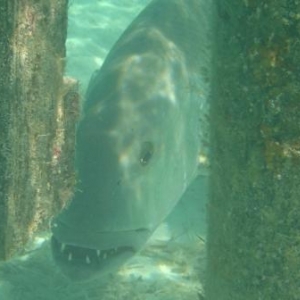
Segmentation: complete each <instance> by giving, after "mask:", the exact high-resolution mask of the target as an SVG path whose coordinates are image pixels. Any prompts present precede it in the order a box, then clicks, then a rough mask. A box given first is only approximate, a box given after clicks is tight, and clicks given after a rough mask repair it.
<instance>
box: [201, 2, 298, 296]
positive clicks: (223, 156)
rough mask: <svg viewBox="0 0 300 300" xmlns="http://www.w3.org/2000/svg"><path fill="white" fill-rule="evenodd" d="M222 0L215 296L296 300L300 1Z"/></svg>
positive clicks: (212, 243) (214, 144)
mask: <svg viewBox="0 0 300 300" xmlns="http://www.w3.org/2000/svg"><path fill="white" fill-rule="evenodd" d="M216 2H217V13H218V24H217V27H216V32H215V37H216V39H215V41H216V49H215V50H216V51H215V58H214V66H215V70H214V78H213V92H212V104H211V149H212V153H211V156H212V157H211V164H212V170H211V172H212V173H211V180H210V199H209V206H208V213H209V217H208V219H209V220H208V222H209V225H208V227H209V229H208V265H207V280H206V294H207V299H208V300H241V299H243V300H259V299H263V300H273V299H290V300H293V299H294V300H296V299H299V295H300V285H299V282H300V272H299V264H300V85H299V82H300V64H299V61H300V42H299V41H300V14H299V12H300V2H299V1H280V0H274V1H256V0H245V1H240V0H226V1H224V0H217V1H216Z"/></svg>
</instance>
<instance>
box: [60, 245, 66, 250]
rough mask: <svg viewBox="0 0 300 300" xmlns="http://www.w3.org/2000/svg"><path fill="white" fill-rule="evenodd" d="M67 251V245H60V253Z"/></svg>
mask: <svg viewBox="0 0 300 300" xmlns="http://www.w3.org/2000/svg"><path fill="white" fill-rule="evenodd" d="M65 249H66V244H64V243H62V244H61V245H60V252H64V251H65Z"/></svg>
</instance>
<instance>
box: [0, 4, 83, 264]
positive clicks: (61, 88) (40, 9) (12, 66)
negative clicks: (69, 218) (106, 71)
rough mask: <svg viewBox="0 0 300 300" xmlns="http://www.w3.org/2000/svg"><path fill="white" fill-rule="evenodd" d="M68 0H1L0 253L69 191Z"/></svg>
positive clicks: (71, 87) (40, 225) (72, 106)
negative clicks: (66, 75) (66, 40)
mask: <svg viewBox="0 0 300 300" xmlns="http://www.w3.org/2000/svg"><path fill="white" fill-rule="evenodd" d="M67 5H68V1H67V0H44V1H34V0H22V1H18V0H0V45H1V46H0V62H1V65H0V68H1V73H0V97H1V101H0V128H1V130H0V166H1V167H0V259H8V258H10V257H11V256H12V255H14V254H15V253H17V252H22V250H23V247H24V244H25V243H26V242H27V241H28V240H29V239H30V237H32V236H33V235H34V233H35V232H36V231H37V230H42V229H45V228H46V227H47V226H48V220H49V217H50V216H52V215H53V213H54V212H57V210H58V209H59V208H60V207H61V205H62V202H63V200H62V199H64V198H67V197H68V196H67V195H65V194H68V193H69V192H70V191H71V188H70V189H68V187H71V186H72V181H73V175H70V174H72V169H73V150H72V149H73V148H74V122H75V119H76V116H77V110H78V105H77V103H78V93H77V91H76V85H77V84H76V82H72V81H70V80H66V81H65V83H64V82H63V72H64V65H65V39H66V28H67Z"/></svg>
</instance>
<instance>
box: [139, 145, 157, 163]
mask: <svg viewBox="0 0 300 300" xmlns="http://www.w3.org/2000/svg"><path fill="white" fill-rule="evenodd" d="M153 153H154V145H153V143H151V142H149V141H147V142H143V143H142V146H141V152H140V158H139V159H140V163H141V165H142V166H146V165H147V164H148V163H149V161H150V160H151V158H152V156H153Z"/></svg>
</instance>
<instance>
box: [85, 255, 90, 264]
mask: <svg viewBox="0 0 300 300" xmlns="http://www.w3.org/2000/svg"><path fill="white" fill-rule="evenodd" d="M85 262H86V263H87V264H90V263H91V260H90V258H89V256H88V255H87V256H86V257H85Z"/></svg>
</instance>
